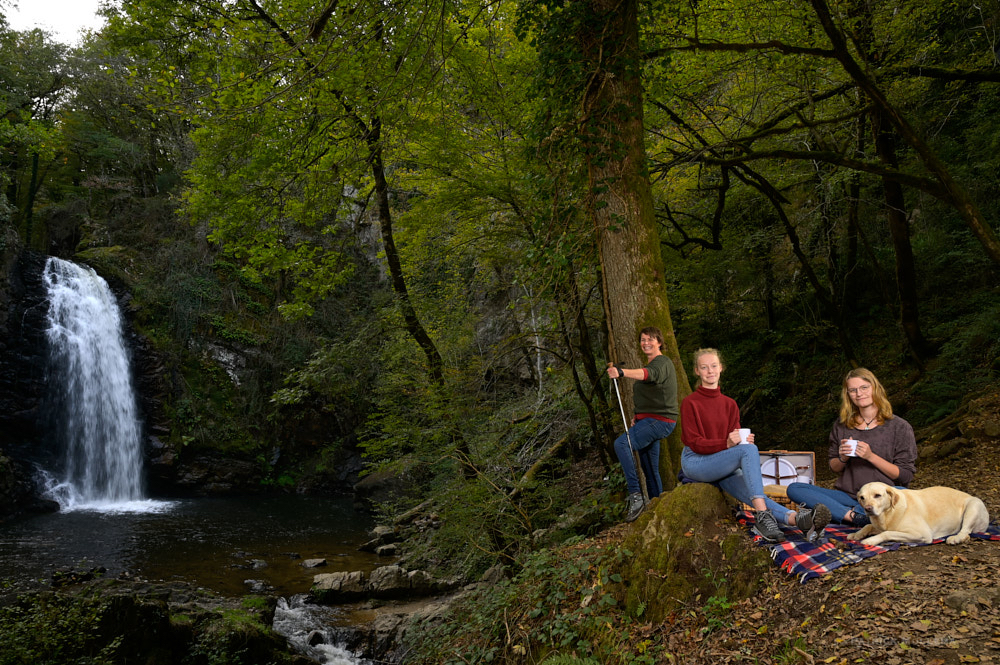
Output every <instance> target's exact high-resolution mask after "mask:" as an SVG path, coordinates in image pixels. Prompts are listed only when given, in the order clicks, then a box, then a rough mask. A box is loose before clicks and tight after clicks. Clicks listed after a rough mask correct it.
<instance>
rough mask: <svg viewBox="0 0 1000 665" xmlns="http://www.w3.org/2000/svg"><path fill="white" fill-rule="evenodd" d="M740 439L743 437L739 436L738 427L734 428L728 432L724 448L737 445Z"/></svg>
mask: <svg viewBox="0 0 1000 665" xmlns="http://www.w3.org/2000/svg"><path fill="white" fill-rule="evenodd" d="M742 440H743V439H741V438H740V431H739V430H738V429H734V430H733V431H732V432H730V433H729V438H728V439H726V448H732V447H733V446H738V445H740V441H742Z"/></svg>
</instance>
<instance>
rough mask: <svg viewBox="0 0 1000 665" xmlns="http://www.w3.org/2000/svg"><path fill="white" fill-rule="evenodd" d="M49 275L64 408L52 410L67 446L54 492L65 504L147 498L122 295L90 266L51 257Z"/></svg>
mask: <svg viewBox="0 0 1000 665" xmlns="http://www.w3.org/2000/svg"><path fill="white" fill-rule="evenodd" d="M43 279H44V282H45V286H46V288H47V290H48V296H49V313H48V330H47V331H46V334H47V336H48V340H49V355H50V360H51V367H52V374H50V377H51V380H52V381H53V382H54V386H53V387H54V389H55V391H56V393H57V397H56V399H55V403H56V404H57V405H58V406H57V408H58V410H59V412H57V413H53V414H52V416H53V418H55V419H56V421H57V422H58V423H59V427H58V430H59V431H60V433H61V437H60V438H61V443H62V444H63V445H64V446H65V458H64V463H65V466H64V468H63V472H62V476H61V478H60V479H59V480H58V481H57V484H56V485H55V486H54V487H52V488H51V489H50V492H51V494H52V496H53V498H54V499H55V500H56V501H58V502H59V504H60V506H61V507H62V509H63V510H72V509H80V508H94V509H111V510H114V509H116V508H117V509H118V510H123V509H124V510H128V508H127V507H126V506H128V505H129V504H130V503H132V502H138V503H139V504H140V505H141V504H142V503H143V501H142V499H143V487H142V450H141V434H140V426H139V420H138V417H137V408H136V403H135V393H134V391H133V389H132V376H131V371H130V367H129V354H128V350H127V349H126V347H125V341H124V338H123V336H122V325H121V315H120V313H119V310H118V303H117V302H116V301H115V298H114V295H113V294H112V293H111V289H110V288H109V287H108V284H107V282H105V281H104V280H103V279H102V278H101V277H100V276H99V275H98V274H97V273H96V272H94V270H93V269H91V268H86V267H83V266H80V265H77V264H75V263H70V262H68V261H63V260H61V259H57V258H49V260H48V262H47V263H46V264H45V272H44V274H43ZM136 509H138V510H142V508H141V507H139V506H136Z"/></svg>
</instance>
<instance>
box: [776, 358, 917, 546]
mask: <svg viewBox="0 0 1000 665" xmlns="http://www.w3.org/2000/svg"><path fill="white" fill-rule="evenodd" d="M829 441H830V447H829V449H828V452H827V454H828V457H829V459H830V469H832V470H833V472H834V473H836V474H838V477H837V482H836V483H835V484H834V489H832V490H831V489H826V488H824V487H817V486H815V485H810V484H808V483H792V484H791V485H789V486H788V498H790V499H791V500H792V501H795V502H796V503H800V504H803V505H806V506H810V505H816V503H818V502H820V501H822V502H823V503H825V504H826V505H828V506H829V507H830V511H831V512H832V513H833V518H834V519H836V520H837V521H838V522H841V523H843V524H850V525H853V526H858V527H860V526H864V525H865V524H868V522H869V519H868V516H867V515H866V514H865V510H864V508H862V507H861V504H860V503H858V501H857V499H856V496H857V493H858V490H860V489H861V487H862V486H863V485H865V484H866V483H871V482H875V481H879V482H882V483H886V484H887V485H892V486H895V487H907V486H908V485H909V484H910V481H912V480H913V475H914V474H915V473H916V471H917V466H916V460H917V442H916V439H915V437H914V436H913V428H912V427H910V423H908V422H906V421H905V420H903V419H902V418H900V417H899V416H894V415H892V405H891V404H889V398H888V397H887V396H886V394H885V388H884V387H883V386H882V384H881V383H880V382H879V380H878V379H877V378H876V377H875V375H874V374H873V373H872V372H871V371H870V370H867V369H865V368H864V367H859V368H857V369H852V370H851V371H850V372H848V373H847V376H846V377H844V382H843V384H842V385H841V389H840V417H839V418H838V419H837V421H836V422H835V423H834V424H833V430H832V431H831V432H830V439H829Z"/></svg>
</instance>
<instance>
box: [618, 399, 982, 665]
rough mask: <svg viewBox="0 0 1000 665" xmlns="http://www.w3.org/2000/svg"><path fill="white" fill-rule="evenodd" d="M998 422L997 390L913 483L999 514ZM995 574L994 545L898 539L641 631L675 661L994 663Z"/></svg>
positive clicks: (774, 577) (774, 578)
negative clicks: (895, 545) (951, 447)
mask: <svg viewBox="0 0 1000 665" xmlns="http://www.w3.org/2000/svg"><path fill="white" fill-rule="evenodd" d="M998 427H1000V395H996V394H993V395H987V396H985V397H982V398H980V399H978V400H977V401H976V403H975V409H973V410H972V411H971V412H970V415H969V416H967V417H966V418H965V420H964V422H963V427H962V432H961V434H962V435H964V436H963V437H962V439H963V440H962V441H961V445H960V446H958V447H955V451H954V453H953V454H951V455H950V456H948V457H947V458H945V459H939V460H931V461H925V460H921V462H920V463H919V466H918V474H917V477H916V479H915V481H914V483H913V485H912V487H913V488H914V489H919V488H921V487H929V486H932V485H947V486H950V487H955V488H957V489H961V490H963V491H966V492H969V493H971V494H974V495H975V496H978V497H980V498H981V499H982V500H983V501H984V502H985V503H986V507H987V508H988V509H989V511H990V517H991V520H992V521H997V520H998V519H1000V439H998V438H997V436H996V434H995V433H996V432H997V431H998ZM919 441H920V433H919V432H918V442H919ZM828 483H829V481H828V482H827V484H828ZM821 484H822V483H821ZM731 528H733V529H736V528H738V527H737V526H736V525H735V523H733V524H732V527H731ZM998 570H1000V542H997V541H982V540H973V541H972V542H970V543H967V544H964V545H959V546H950V545H946V544H939V545H929V546H919V547H901V548H900V549H899V550H897V551H894V552H888V553H886V554H882V555H879V556H876V557H872V558H870V559H865V560H864V561H862V562H861V563H859V564H855V565H851V566H844V567H842V568H839V569H837V570H835V571H833V572H832V573H830V574H828V575H825V576H822V577H820V578H817V579H813V580H810V581H808V582H806V583H804V584H800V583H799V582H798V581H797V580H796V579H795V578H794V577H792V576H789V575H787V574H785V573H783V572H781V571H779V570H778V569H777V568H775V569H774V570H773V571H772V573H771V574H770V575H769V576H768V578H767V580H766V588H765V589H764V590H763V591H762V592H761V593H760V594H759V595H758V596H757V597H756V598H753V599H750V600H746V601H743V602H741V603H739V604H737V605H735V606H734V607H732V608H731V612H730V614H729V615H728V616H727V617H726V618H725V620H724V621H717V622H712V624H713V625H711V626H709V625H708V622H707V621H706V615H705V612H704V611H699V612H694V611H692V612H690V613H689V614H688V615H686V616H684V617H681V618H680V620H679V621H678V622H677V623H675V624H673V625H663V626H657V627H653V626H649V627H648V632H649V633H651V634H655V633H660V635H659V636H658V637H659V639H661V640H663V642H664V643H666V645H667V650H668V651H669V652H671V653H673V654H677V658H678V661H679V662H714V663H735V662H775V663H809V664H810V665H812V664H814V663H836V664H841V663H867V662H878V663H882V664H883V665H897V664H899V665H903V664H910V663H925V664H928V665H930V664H933V665H951V664H953V663H979V662H982V663H993V662H1000V612H998V611H997V608H998V606H1000V575H998V574H997V571H998ZM720 624H721V625H720ZM709 628H711V630H708V629H709ZM706 631H707V632H706ZM650 636H651V635H650ZM636 637H639V636H636ZM653 639H654V640H655V639H656V638H655V637H654V638H653Z"/></svg>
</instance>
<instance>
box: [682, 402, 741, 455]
mask: <svg viewBox="0 0 1000 665" xmlns="http://www.w3.org/2000/svg"><path fill="white" fill-rule="evenodd" d="M739 428H740V409H739V407H738V406H736V402H735V401H734V400H733V399H732V398H731V397H726V396H725V395H723V394H722V392H721V391H720V390H719V389H718V388H714V389H710V388H705V387H704V386H699V387H698V389H697V390H695V391H694V392H693V393H691V394H690V395H688V396H687V397H685V398H684V401H683V402H681V441H683V442H684V445H685V446H687V447H688V448H690V449H691V450H693V451H694V452H696V453H698V454H699V455H711V454H712V453H717V452H719V451H720V450H725V449H726V447H727V445H726V440H727V439H728V438H729V433H730V432H732V431H733V430H734V429H739Z"/></svg>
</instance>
